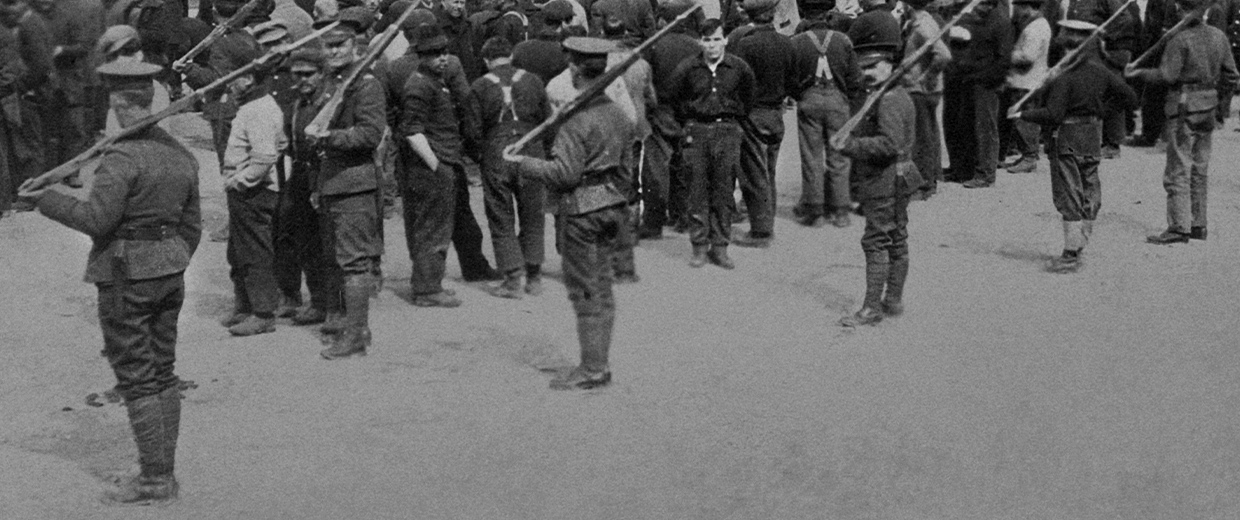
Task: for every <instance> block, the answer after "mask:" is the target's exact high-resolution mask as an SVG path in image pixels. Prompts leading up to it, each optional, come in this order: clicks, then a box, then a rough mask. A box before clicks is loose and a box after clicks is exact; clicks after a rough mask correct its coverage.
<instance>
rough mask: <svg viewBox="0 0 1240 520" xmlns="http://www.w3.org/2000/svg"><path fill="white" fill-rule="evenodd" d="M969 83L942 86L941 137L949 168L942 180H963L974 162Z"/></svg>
mask: <svg viewBox="0 0 1240 520" xmlns="http://www.w3.org/2000/svg"><path fill="white" fill-rule="evenodd" d="M973 91H974V89H973V86H972V85H967V84H961V83H958V82H949V83H947V84H946V85H945V86H944V89H943V141H944V143H945V144H946V145H947V160H948V162H949V163H950V164H951V171H950V173H949V174H948V178H947V179H946V180H949V181H954V182H963V181H966V180H969V179H971V178H972V177H973V171H974V169H975V167H976V166H975V165H976V164H977V137H976V135H975V134H976V133H977V132H978V129H976V128H974V124H975V122H974V120H973V113H974V112H975V107H974V106H973Z"/></svg>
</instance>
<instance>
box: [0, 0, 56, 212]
mask: <svg viewBox="0 0 1240 520" xmlns="http://www.w3.org/2000/svg"><path fill="white" fill-rule="evenodd" d="M0 25H2V26H3V30H5V31H9V32H10V34H13V35H14V36H15V37H16V38H15V39H16V43H17V53H18V56H19V57H20V58H21V60H22V62H23V63H24V64H25V65H26V74H25V75H23V76H22V77H21V79H19V80H18V81H17V82H16V83H14V86H15V87H16V88H15V89H14V93H15V94H16V95H15V96H11V97H10V98H8V100H7V101H6V102H5V109H4V110H5V117H7V118H8V119H9V122H10V127H9V128H10V129H13V130H15V132H14V133H13V134H12V135H10V136H9V138H10V141H12V143H13V147H12V149H11V151H10V153H11V154H12V158H13V160H12V163H13V181H12V184H11V186H12V189H16V188H17V186H18V185H20V184H21V183H22V181H25V180H26V179H31V178H34V177H35V176H37V175H39V174H40V173H43V171H44V169H45V167H47V166H48V164H47V162H48V161H47V159H46V154H45V143H44V141H43V139H44V130H45V128H44V125H43V114H44V112H45V106H46V104H47V103H49V99H48V96H49V91H50V90H49V88H48V87H49V85H50V84H51V82H52V81H53V79H54V76H53V67H52V43H51V40H50V37H51V33H49V32H48V28H47V22H46V21H44V19H43V16H41V15H39V14H38V13H36V12H34V10H32V9H30V5H29V4H27V3H26V0H0ZM13 209H14V210H17V211H30V210H32V209H34V208H33V207H32V206H31V205H30V204H29V203H28V202H27V201H24V200H17V201H15V202H14V203H13Z"/></svg>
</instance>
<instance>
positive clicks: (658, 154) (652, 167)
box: [641, 129, 675, 230]
mask: <svg viewBox="0 0 1240 520" xmlns="http://www.w3.org/2000/svg"><path fill="white" fill-rule="evenodd" d="M673 144H675V139H674V138H673V139H669V138H667V137H665V136H664V135H662V134H660V133H659V131H658V130H657V129H655V130H654V131H653V132H651V133H650V136H649V137H647V138H646V141H645V142H644V143H643V144H642V147H643V149H644V150H645V154H643V156H642V170H641V196H642V214H641V226H642V228H643V229H649V230H660V229H662V228H663V226H664V225H665V224H667V222H668V197H669V195H670V191H669V188H670V183H671V178H670V177H669V175H670V172H671V161H672V156H673V154H674V153H675V150H673V149H672V146H673Z"/></svg>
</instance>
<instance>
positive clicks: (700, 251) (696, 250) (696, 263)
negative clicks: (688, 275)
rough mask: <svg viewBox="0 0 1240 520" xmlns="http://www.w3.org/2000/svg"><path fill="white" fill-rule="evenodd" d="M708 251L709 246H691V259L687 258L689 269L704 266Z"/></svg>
mask: <svg viewBox="0 0 1240 520" xmlns="http://www.w3.org/2000/svg"><path fill="white" fill-rule="evenodd" d="M709 250H710V246H704V245H703V246H699V245H695V246H693V257H691V258H689V267H694V268H696V267H702V266H704V265H706V251H709Z"/></svg>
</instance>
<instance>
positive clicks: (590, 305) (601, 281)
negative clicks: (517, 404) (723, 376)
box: [519, 26, 723, 390]
mask: <svg viewBox="0 0 1240 520" xmlns="http://www.w3.org/2000/svg"><path fill="white" fill-rule="evenodd" d="M714 29H715V30H713V31H712V33H714V34H718V35H719V38H720V39H722V38H723V35H722V28H720V27H718V26H716V27H715V28H714ZM614 47H615V46H614V45H613V44H612V43H611V42H608V41H606V40H600V39H596V38H568V39H566V40H565V41H564V48H565V49H567V50H568V51H569V53H570V56H569V60H570V62H569V63H570V65H569V67H570V69H571V70H572V71H573V78H574V81H573V84H574V87H576V88H577V89H578V90H585V89H586V88H589V87H590V85H591V84H592V82H594V81H596V80H597V79H598V77H599V76H601V75H602V74H603V72H604V71H605V70H606V68H607V54H608V52H611V51H613V50H615V48H614ZM719 47H720V53H721V54H722V47H723V45H722V42H720V43H719ZM633 134H634V130H633V123H632V121H631V120H630V119H629V118H628V116H626V115H625V114H624V112H623V111H622V110H620V108H619V107H618V106H616V104H615V102H613V101H611V99H610V98H609V97H607V96H604V95H599V96H595V97H594V98H592V99H590V100H589V101H587V102H586V103H585V105H584V106H583V107H582V108H581V110H579V111H578V112H577V113H575V114H573V115H572V116H570V117H569V118H568V119H567V120H566V121H564V123H563V124H561V125H560V127H559V130H558V131H557V133H556V137H555V143H554V144H553V145H552V149H551V155H550V158H549V159H545V160H544V159H538V158H534V157H529V156H520V158H519V164H520V168H521V174H522V175H524V176H526V177H528V178H529V179H530V180H533V181H537V182H541V183H545V184H546V185H547V187H548V189H550V190H551V193H553V197H552V206H553V207H554V208H555V213H556V215H557V216H558V217H559V218H558V220H557V224H556V225H557V227H558V229H557V230H556V232H557V234H558V235H559V236H560V237H561V242H560V248H561V255H562V257H563V259H564V285H565V287H566V288H567V289H568V297H569V300H571V301H572V302H573V310H574V311H575V312H576V314H577V339H578V342H579V343H580V345H581V364H580V365H579V366H577V367H576V368H574V369H573V370H571V371H569V372H567V373H565V374H561V375H560V376H559V377H557V378H556V379H555V380H553V381H552V382H551V388H554V389H561V390H571V389H590V388H596V387H599V386H604V385H607V384H609V383H611V367H610V365H609V364H608V354H609V351H610V350H611V337H612V329H613V328H614V326H615V320H616V310H615V308H616V304H615V299H614V296H613V295H612V278H611V251H612V250H614V249H615V241H616V235H617V234H618V233H619V232H620V227H621V226H623V225H625V221H626V216H625V213H626V211H627V210H626V208H625V205H626V204H627V203H628V201H627V200H626V197H625V196H624V191H623V187H622V184H623V183H625V182H628V179H629V173H628V172H626V171H625V169H626V166H625V164H624V162H623V161H624V157H625V156H626V155H627V154H628V150H629V147H631V146H632V143H633Z"/></svg>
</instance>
